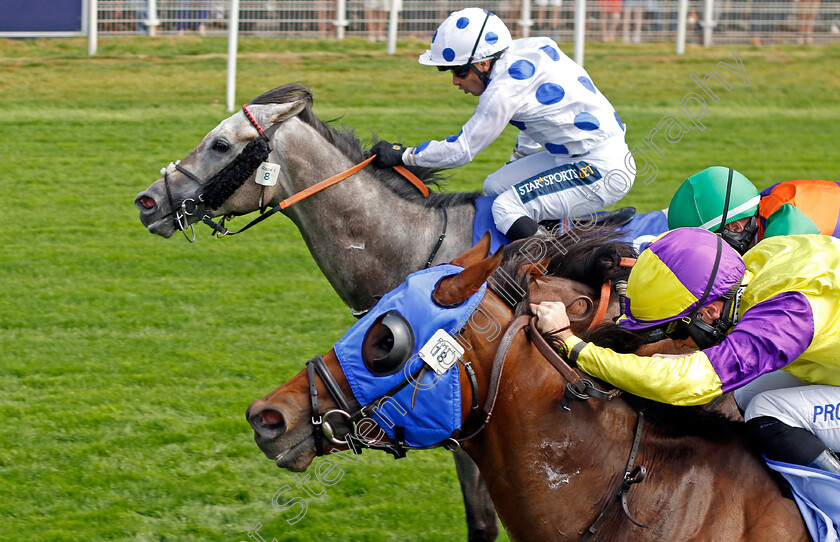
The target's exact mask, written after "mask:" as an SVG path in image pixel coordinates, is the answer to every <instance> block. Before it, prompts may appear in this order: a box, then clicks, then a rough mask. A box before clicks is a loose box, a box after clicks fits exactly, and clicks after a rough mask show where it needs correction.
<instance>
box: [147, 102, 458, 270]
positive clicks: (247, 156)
mask: <svg viewBox="0 0 840 542" xmlns="http://www.w3.org/2000/svg"><path fill="white" fill-rule="evenodd" d="M242 112H243V113H244V114H245V116H246V117H247V119H248V121H249V122H250V123H251V125H252V126H253V127H254V128H255V129H256V130H257V133H258V134H259V135H258V136H257V138H256V139H254V140H251V141H249V142H248V144H247V145H246V147H245V148H244V149H243V150H242V152H241V153H239V155H237V156H236V157H235V158H234V159H233V160H232V161H231V162H230V163H229V164H228V165H226V166H225V167H224V168H222V170H221V171H220V172H219V173H217V174H216V175H214V176H213V178H211V179H210V180H209V181H204V180H203V179H201V178H200V177H198V176H197V175H194V174H193V173H191V172H190V171H188V170H187V169H185V168H184V167H182V166H181V165H180V160H179V161H177V162H173V164H171V165H170V167H172V166H174V168H175V169H176V170H177V171H179V172H181V173H182V174H184V175H185V176H186V177H187V178H189V179H190V180H191V181H193V182H195V183H197V184H198V188H197V189H196V191H195V192H194V193H193V195H192V196H191V197H188V198H185V199H183V200H182V201H181V204H180V205H179V206H177V207H176V205H175V200H174V199H173V197H172V191H171V189H170V187H169V173H170V167H166V168H164V169H163V170H162V174H163V182H164V186H165V187H166V197H167V198H168V199H169V205H170V208H171V209H172V213H171V214H172V215H173V217H174V220H175V226H176V227H177V228H178V229H179V230H180V231H181V232H182V233H183V234H184V237H186V238H187V241H189V242H190V243H194V242H195V228H194V227H193V224H191V223H190V222H189V218H188V217H190V216H194V217H197V221H199V222H203V223H204V224H206V225H208V226H209V227H210V228H211V229H212V230H213V232H212V233H213V235H214V236H216V237H220V238H221V237H225V236H227V235H236V234H237V233H242V232H244V231H245V230H247V229H249V228H251V227H252V226H255V225H257V224H259V223H260V222H262V221H263V220H265V219H267V218H268V217H270V216H271V215H273V214H275V213H278V212H280V211H282V210H284V209H286V208H288V207H289V206H291V205H294V204H295V203H297V202H299V201H301V200H304V199H306V198H308V197H309V196H311V195H313V194H317V193H318V192H320V191H322V190H324V189H325V188H329V187H330V186H332V185H334V184H336V183H339V182H341V181H343V180H344V179H347V178H349V177H351V176H353V175H354V174H355V173H357V172H359V171H360V170H362V169H363V168H364V167H365V166H367V165H368V164H369V163H370V162H371V161H372V160H373V159H374V158H376V155H375V154H374V155H373V156H371V157H370V158H368V159H366V160H364V161H363V162H360V163H358V164H356V165H354V166H353V167H351V168H349V169H347V170H345V171H342V172H341V173H338V174H336V175H333V176H332V177H329V178H327V179H324V180H323V181H320V182H318V183H315V184H314V185H312V186H309V187H307V188H304V189H303V190H301V191H300V192H297V193H296V194H293V195H291V196H289V197H288V198H286V199H284V200H283V201H281V202H280V203H279V204H277V205H276V206H274V207H273V208H271V209H270V210H268V211H266V212H262V213H261V214H260V216H259V217H257V218H255V219H254V220H252V221H251V222H249V223H248V224H246V225H245V226H244V227H242V228H241V229H239V230H237V231H230V230H229V229H227V228H226V227H225V225H224V222H225V218H226V217H222V219H221V220H219V221H218V222H216V221H214V220H213V219H212V218H211V217H210V215H208V214H207V213H205V212H201V215H202V216H201V217H200V218H199V217H198V206H199V204H204V205H206V206H210V207H211V209H217V208H219V207H220V206H221V205H222V204H223V203H224V202H225V201H227V200H228V199H229V198H230V197H231V196H232V195H233V193H234V192H236V190H237V189H239V187H241V186H242V185H243V184H244V183H245V181H246V180H247V179H248V178H250V177H251V175H253V174H254V172H256V171H257V169H258V168H259V166H260V164H262V163H263V162H264V161H267V160H268V155H269V154H270V153H271V147H270V146H269V141H270V137H271V135H272V134H271V133H273V131H274V130H276V129H277V127H278V126H279V125H280V123H277V124H275V125H273V126H270V127H269V128H268V129H266V130H263V128H262V126H260V124H259V122H257V120H256V119H255V118H254V116H253V115H252V114H251V111H250V110H249V109H248V105H247V104H245V105H243V106H242ZM269 132H271V133H269ZM243 165H244V166H245V168H244V170H240V171H238V172H237V171H236V169H238V168H237V166H243ZM228 169H231V170H232V171H231V173H239V175H238V178H235V179H230V174H229V172H228V171H227V170H228ZM394 170H396V171H397V173H399V174H400V175H402V176H403V177H405V178H406V179H407V180H408V181H409V182H410V183H411V184H412V185H414V187H415V188H417V190H419V191H420V193H421V194H423V197H424V198H427V197H429V187H427V186H426V185H425V184H423V181H421V180H420V179H419V178H418V177H417V176H416V175H414V174H413V173H411V172H410V171H409V170H408V169H406V168H405V167H403V166H394ZM260 206H262V195H260ZM176 209H177V210H176ZM445 212H446V210H445V209H444V213H445ZM445 220H446V216H445V214H444V224H445ZM188 227H189V229H190V231H191V232H192V237H190V236H189V235H187V228H188ZM445 231H446V230H445V226H444V234H443V235H445ZM442 237H443V236H442ZM442 241H443V239H442V238H441V239H440V241H439V242H438V243H439V244H438V246H437V247H436V248H435V250H434V251H433V253H432V258H434V255H435V254H436V253H437V248H439V247H440V243H441V242H442Z"/></svg>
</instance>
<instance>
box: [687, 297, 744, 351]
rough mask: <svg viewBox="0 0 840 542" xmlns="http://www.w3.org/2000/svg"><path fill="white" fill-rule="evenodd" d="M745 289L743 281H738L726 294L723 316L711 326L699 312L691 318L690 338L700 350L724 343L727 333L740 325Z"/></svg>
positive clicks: (689, 326)
mask: <svg viewBox="0 0 840 542" xmlns="http://www.w3.org/2000/svg"><path fill="white" fill-rule="evenodd" d="M745 288H746V285H741V281H738V282H737V283H736V284H735V286H733V287H732V288H730V289H729V291H728V292H726V294H724V296H723V300H724V303H723V309H722V310H721V316H720V318H718V319H717V320H715V321H714V322H712V323H711V324H708V323H706V322H704V321H703V319H702V318H701V317H700V313H699V310H697V311H694V313H692V314H691V315H690V316H689V318H690V319H691V321H690V322H689V324H688V336H689V337H691V338H692V339H694V342H695V343H696V344H697V347H698V348H700V350H704V349H706V348H709V347H712V346H714V345H716V344H720V343H721V342H723V340H724V339H725V338H726V333H727V332H728V331H729V330H730V329H731V328H732V326H734V325H735V324H737V323H738V306H739V305H740V304H741V294H742V293H743V292H744V289H745Z"/></svg>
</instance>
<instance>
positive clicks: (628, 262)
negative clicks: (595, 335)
mask: <svg viewBox="0 0 840 542" xmlns="http://www.w3.org/2000/svg"><path fill="white" fill-rule="evenodd" d="M635 264H636V258H625V257H622V258H619V260H618V265H619V267H633V266H634V265H635ZM618 282H622V281H618ZM618 282H616V288H618ZM624 282H626V281H624ZM611 291H612V282H611V281H609V280H608V281H607V282H605V283H604V284H602V285H601V298H600V299H599V300H598V310H596V311H595V316H594V317H593V318H592V323H591V324H589V330H590V331H591V330H592V329H593V328H595V327H596V326H597V325H598V324H600V323H601V322H603V321H604V316H606V315H607V308H609V306H610V292H611ZM625 291H626V288H625ZM623 297H624V296H623V294H619V305H620V306H619V310H621V314H624V302H623V300H622V298H623Z"/></svg>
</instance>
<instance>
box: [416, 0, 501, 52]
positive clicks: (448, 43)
mask: <svg viewBox="0 0 840 542" xmlns="http://www.w3.org/2000/svg"><path fill="white" fill-rule="evenodd" d="M511 41H512V40H511V37H510V31H509V30H508V28H507V26H505V23H503V22H502V20H501V19H499V17H498V16H497V15H496V14H494V13H490V12H489V11H487V10H486V9H481V8H466V9H462V10H460V11H455V12H453V13H452V14H451V15H450V16H449V17H447V18H446V20H445V21H443V22H442V23H441V24H440V26H439V27H438V29H437V30H436V31H435V34H434V36H432V44H431V47H430V48H429V49H428V50H427V51H426V52H425V53H423V54H422V55H420V58H419V62H420V64H423V65H426V66H463V65H465V64H472V63H474V62H481V61H482V60H488V59H490V58H494V57H497V56H498V55H499V53H501V52H502V51H504V50H505V49H507V48H508V47H510V43H511Z"/></svg>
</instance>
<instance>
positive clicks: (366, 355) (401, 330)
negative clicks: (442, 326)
mask: <svg viewBox="0 0 840 542" xmlns="http://www.w3.org/2000/svg"><path fill="white" fill-rule="evenodd" d="M412 354H414V332H413V331H412V330H411V325H410V324H409V323H408V321H407V320H406V319H405V318H404V317H403V315H401V314H400V313H398V312H397V311H389V312H386V313H385V314H383V315H381V316H380V317H379V318H377V319H376V320H375V321H374V322H373V325H371V326H370V328H369V329H368V331H367V333H366V334H365V340H364V342H362V359H363V360H364V362H365V367H367V369H368V371H370V372H371V373H372V374H373V375H374V376H388V375H392V374H394V373H396V372H397V371H399V370H400V369H402V368H403V366H404V365H405V363H406V362H407V361H408V360H409V358H411V356H412Z"/></svg>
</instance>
